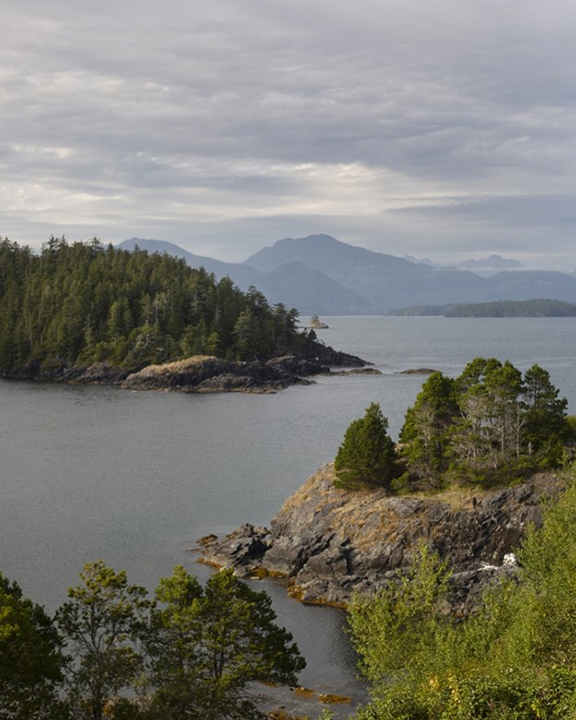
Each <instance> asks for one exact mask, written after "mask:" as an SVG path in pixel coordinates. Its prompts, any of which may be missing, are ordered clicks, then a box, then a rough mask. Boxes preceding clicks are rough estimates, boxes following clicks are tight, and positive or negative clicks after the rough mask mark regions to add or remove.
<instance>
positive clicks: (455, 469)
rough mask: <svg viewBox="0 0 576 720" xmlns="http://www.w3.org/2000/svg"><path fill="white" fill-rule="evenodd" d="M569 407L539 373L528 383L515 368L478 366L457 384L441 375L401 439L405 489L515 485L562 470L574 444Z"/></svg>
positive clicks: (482, 362)
mask: <svg viewBox="0 0 576 720" xmlns="http://www.w3.org/2000/svg"><path fill="white" fill-rule="evenodd" d="M566 406H567V403H566V400H564V399H559V398H558V390H557V389H556V388H555V387H554V386H553V385H552V383H551V382H550V375H549V373H548V372H547V371H546V370H544V369H542V368H541V367H539V366H538V365H533V366H532V367H531V368H530V369H528V370H527V371H526V372H525V373H524V375H522V373H521V372H520V371H519V370H518V369H517V368H515V367H514V366H513V365H512V363H510V362H509V361H506V362H504V363H501V362H500V361H499V360H496V359H495V358H488V359H485V358H475V359H474V360H473V361H472V362H470V363H468V365H467V366H466V367H465V368H464V370H463V372H462V373H461V375H460V376H459V377H457V378H456V379H455V380H451V379H449V378H446V377H444V376H443V375H442V374H441V373H433V374H432V375H431V376H430V378H429V379H428V380H427V381H426V383H424V385H423V387H422V391H421V392H420V394H419V395H418V397H417V398H416V402H415V404H414V406H413V407H411V408H409V410H408V411H407V413H406V419H405V422H404V426H403V428H402V431H401V434H400V439H401V443H402V444H401V447H400V453H401V456H402V458H403V460H404V461H405V462H406V466H407V471H408V475H407V478H406V479H405V480H404V482H403V485H404V486H406V487H410V488H412V489H415V488H418V489H435V488H440V487H442V485H444V484H447V483H448V482H450V481H451V480H453V479H456V480H458V481H460V482H461V481H463V480H465V481H468V482H471V483H481V484H484V485H492V484H507V483H511V482H514V481H515V480H516V479H517V478H521V477H523V476H526V475H530V474H532V473H534V472H535V471H536V470H539V469H545V468H553V467H559V466H561V465H562V464H563V463H564V462H565V459H566V452H565V450H566V444H567V443H570V442H573V440H574V433H573V431H572V430H571V427H570V424H569V423H568V422H567V419H566Z"/></svg>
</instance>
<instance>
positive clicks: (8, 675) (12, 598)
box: [0, 574, 68, 720]
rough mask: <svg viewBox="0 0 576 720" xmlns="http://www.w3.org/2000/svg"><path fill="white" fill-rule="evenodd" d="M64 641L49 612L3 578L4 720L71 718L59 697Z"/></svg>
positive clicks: (0, 704) (0, 658)
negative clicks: (23, 595) (47, 613)
mask: <svg viewBox="0 0 576 720" xmlns="http://www.w3.org/2000/svg"><path fill="white" fill-rule="evenodd" d="M61 645H62V642H61V639H60V636H59V635H58V632H57V631H56V629H55V627H54V625H53V623H52V621H51V619H50V618H49V617H48V615H46V613H45V612H44V610H43V608H42V607H40V606H39V605H35V604H34V603H32V602H31V601H30V600H28V599H27V598H24V597H22V591H21V590H20V588H19V587H18V585H17V584H16V583H10V582H9V581H8V580H7V579H6V578H4V577H3V576H2V575H1V574H0V719H1V720H9V719H10V720H56V719H57V718H66V717H68V715H67V712H66V707H65V705H64V703H63V702H61V701H60V699H59V687H60V683H61V681H62V666H63V656H62V653H61Z"/></svg>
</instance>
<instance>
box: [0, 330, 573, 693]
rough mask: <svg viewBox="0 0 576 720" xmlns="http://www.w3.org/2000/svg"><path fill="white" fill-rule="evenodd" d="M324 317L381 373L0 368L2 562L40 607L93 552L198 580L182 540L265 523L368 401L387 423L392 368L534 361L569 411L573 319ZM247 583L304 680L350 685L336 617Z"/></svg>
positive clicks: (328, 333)
mask: <svg viewBox="0 0 576 720" xmlns="http://www.w3.org/2000/svg"><path fill="white" fill-rule="evenodd" d="M323 319H324V320H326V321H327V322H328V324H329V326H330V329H328V330H324V331H319V333H318V335H319V337H320V338H321V339H322V340H324V341H325V342H326V343H327V344H330V345H332V346H333V347H335V348H337V349H340V350H345V351H348V352H351V353H354V354H357V355H360V356H361V357H363V358H365V359H367V360H370V361H372V362H373V363H374V364H375V366H376V367H377V368H378V369H379V370H381V371H382V373H383V374H382V375H380V376H355V377H322V378H318V380H317V382H316V383H315V384H314V385H311V386H308V387H301V386H297V387H292V388H289V389H287V390H285V391H283V392H281V393H277V394H274V395H243V394H228V395H224V394H222V395H187V394H178V393H163V392H154V393H150V392H133V391H126V390H122V389H119V388H114V387H96V386H95V387H75V386H65V385H56V384H47V383H34V382H21V381H0V458H1V464H0V570H2V572H3V573H4V574H5V575H6V576H7V577H9V578H10V579H12V580H16V581H18V583H20V585H21V586H22V588H23V590H24V592H25V594H26V595H28V596H30V597H32V598H33V599H34V600H36V601H37V602H41V603H43V604H45V605H46V606H47V608H48V609H50V610H53V609H55V608H56V607H57V606H58V605H59V604H60V603H61V602H63V601H64V600H65V596H66V588H67V587H68V586H69V585H71V584H74V583H75V582H76V581H77V572H78V571H79V570H80V569H81V568H82V566H83V564H84V563H86V562H88V561H90V560H95V559H98V558H103V559H104V560H105V561H106V562H107V563H108V564H109V565H112V566H113V567H115V568H124V569H126V570H127V572H128V575H129V578H130V580H131V581H132V582H137V583H141V584H144V585H146V586H147V587H148V588H150V589H151V590H153V589H154V587H155V586H156V584H157V581H158V579H159V578H160V577H162V576H165V575H168V574H170V572H171V569H172V567H173V566H174V565H175V564H177V563H178V564H184V565H185V566H186V567H187V568H188V569H189V570H190V571H192V572H195V573H196V574H197V575H198V576H200V577H201V578H205V577H206V576H207V573H208V572H209V571H208V570H207V569H206V568H204V567H203V566H200V565H198V564H197V563H196V562H195V560H194V557H195V556H194V555H193V554H192V553H191V552H190V549H191V548H192V547H193V546H194V545H195V541H196V539H197V538H199V537H200V536H202V535H204V534H207V533H209V532H215V533H217V534H222V533H225V532H227V531H230V530H232V529H234V528H235V527H237V526H238V525H240V524H242V523H244V522H251V523H254V524H266V523H268V522H269V520H270V519H271V517H272V516H273V515H274V514H275V513H276V512H277V511H278V509H279V508H280V506H281V505H282V503H283V501H284V500H285V499H286V498H287V497H288V496H289V495H290V494H291V493H292V492H293V491H294V490H296V489H297V488H298V487H299V486H300V485H301V484H302V483H303V482H304V480H305V479H306V477H308V476H309V475H310V474H311V473H313V472H314V471H315V470H316V469H317V468H318V467H319V466H321V465H322V464H323V463H325V462H326V461H329V460H331V459H332V458H333V457H334V455H335V453H336V451H337V449H338V446H339V444H340V442H341V439H342V435H343V433H344V431H345V429H346V427H347V426H348V425H349V423H350V422H351V421H352V420H353V419H354V418H356V417H358V416H359V415H361V414H362V413H363V411H364V408H365V407H366V406H367V405H368V404H369V403H370V402H372V401H377V402H379V403H380V404H381V407H382V410H383V412H384V414H385V415H387V416H388V418H389V420H390V432H391V434H392V435H393V436H395V435H397V433H398V430H399V428H400V427H401V424H402V420H403V416H404V413H405V411H406V408H407V407H408V406H409V405H411V404H412V403H413V401H414V399H415V397H416V395H417V393H418V391H419V388H420V386H421V384H422V382H423V378H422V377H421V376H415V375H401V374H397V373H398V372H399V371H400V370H405V369H410V368H418V367H428V368H433V369H438V370H442V371H443V372H445V373H447V374H457V373H458V372H460V370H461V369H462V368H463V366H464V365H465V364H466V363H467V362H468V361H469V360H471V359H473V358H474V357H476V356H478V355H482V356H486V357H488V356H494V357H498V358H500V359H502V360H504V359H510V360H511V361H512V362H513V363H514V364H516V365H517V366H518V367H520V368H521V369H525V368H527V367H529V366H530V365H532V364H533V363H534V362H537V363H539V364H541V365H542V366H543V367H545V368H547V369H548V370H549V371H550V373H551V376H552V381H553V382H554V383H555V384H556V386H557V387H559V388H560V390H561V394H562V395H563V396H565V397H567V398H568V401H569V410H570V411H571V412H574V413H576V319H572V318H542V319H540V318H538V319H532V318H521V319H467V318H466V319H465V318H454V319H452V318H381V317H365V318H363V317H360V318H350V317H345V318H343V317H342V318H340V317H334V318H323ZM258 587H262V588H265V589H266V590H268V591H269V592H270V593H271V594H272V596H273V599H274V604H275V608H276V611H277V613H278V616H279V621H280V622H281V623H282V624H284V625H286V626H287V627H289V629H290V630H291V631H292V632H293V634H294V636H295V639H296V640H297V642H298V644H299V645H300V647H301V650H302V651H303V653H304V655H305V656H306V657H307V659H308V662H309V666H308V668H307V669H306V670H305V671H304V672H303V673H302V675H301V678H300V679H301V682H302V684H304V685H308V686H314V687H317V688H323V689H333V690H335V691H338V692H342V691H344V692H346V691H349V692H354V691H355V690H357V689H358V685H357V683H356V680H355V678H354V673H355V670H354V667H353V662H352V654H351V651H350V647H349V643H348V641H347V638H346V636H345V635H343V633H342V630H341V628H342V623H343V614H342V613H341V612H339V611H335V610H332V609H329V608H318V607H305V606H302V605H301V604H299V603H297V602H296V601H294V600H291V599H288V598H287V597H286V595H285V592H284V589H283V587H281V586H280V585H278V584H275V583H272V582H270V581H267V582H265V583H260V584H259V585H258Z"/></svg>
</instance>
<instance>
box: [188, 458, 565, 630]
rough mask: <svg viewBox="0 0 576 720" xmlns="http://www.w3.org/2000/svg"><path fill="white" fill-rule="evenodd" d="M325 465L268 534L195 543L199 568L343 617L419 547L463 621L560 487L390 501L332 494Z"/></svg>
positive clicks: (370, 494)
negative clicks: (446, 568) (219, 570)
mask: <svg viewBox="0 0 576 720" xmlns="http://www.w3.org/2000/svg"><path fill="white" fill-rule="evenodd" d="M334 479H335V472H334V466H333V464H332V463H329V464H327V465H325V466H324V467H323V468H321V469H320V470H319V471H318V472H317V473H315V474H314V475H312V477H310V478H309V479H308V480H307V481H306V482H305V483H304V485H303V486H302V487H301V488H300V489H299V490H297V491H296V493H294V494H293V495H292V496H291V497H290V498H288V500H286V502H285V503H284V505H283V507H282V508H281V510H280V511H279V512H278V514H277V515H276V516H275V517H274V518H273V519H272V521H271V523H270V528H265V527H254V526H253V525H249V524H245V525H242V526H241V527H239V528H238V529H237V530H235V531H234V532H232V533H230V534H229V535H227V536H226V537H224V538H221V539H220V538H218V537H216V536H214V535H209V536H207V537H205V538H201V539H200V541H199V545H200V547H199V548H198V549H197V550H198V552H199V553H200V558H199V559H200V561H201V562H204V563H206V564H208V565H212V566H215V567H233V568H234V570H235V571H236V573H237V574H238V575H240V576H242V577H260V578H262V577H276V578H282V579H284V580H285V581H286V583H287V586H288V592H289V594H290V595H292V596H293V597H295V598H297V599H299V600H301V601H303V602H305V603H313V604H326V605H333V606H337V607H338V606H339V607H345V606H346V605H347V604H348V603H349V601H350V600H351V598H352V595H353V594H354V593H355V592H358V593H360V594H366V595H368V594H373V593H374V592H376V591H378V590H379V589H380V588H382V587H384V586H385V585H386V584H387V583H388V582H390V581H391V580H394V579H395V578H398V577H399V576H401V575H402V574H403V573H405V572H406V571H407V570H408V568H409V566H410V563H411V560H412V559H413V558H414V556H415V553H416V551H417V548H418V546H419V544H420V543H421V542H422V541H424V542H426V543H427V544H428V545H429V546H430V547H431V548H433V549H434V550H435V551H437V552H438V553H439V555H440V557H442V558H443V559H446V560H448V562H449V563H450V566H451V568H452V571H453V573H452V577H451V581H450V587H449V592H448V595H447V606H446V612H449V613H452V614H454V615H457V616H466V615H468V614H470V612H472V611H473V610H474V609H475V607H476V606H477V605H478V603H479V601H480V597H481V595H482V592H483V591H484V589H485V588H486V587H487V586H488V585H490V584H491V583H494V582H497V581H498V580H500V579H503V578H506V577H513V576H514V575H515V573H516V571H517V566H516V561H515V556H514V551H515V550H516V549H517V548H518V546H519V544H520V542H521V540H522V538H523V537H524V535H525V533H526V531H527V529H528V528H529V526H530V525H532V524H536V525H538V524H540V522H541V519H542V510H541V507H542V501H543V500H544V499H545V498H549V497H556V496H557V495H558V494H559V492H560V491H561V489H562V481H561V480H560V479H559V478H558V477H556V476H555V475H552V474H545V473H541V474H538V475H536V476H534V477H533V478H531V479H530V480H529V481H527V482H525V483H522V484H519V485H516V486H514V487H507V488H500V489H493V490H489V491H480V493H479V491H478V489H475V490H474V489H472V488H470V489H462V488H458V489H453V490H450V491H447V492H445V493H438V494H436V495H412V496H393V495H390V494H389V493H388V492H386V491H385V490H383V489H382V490H361V491H351V490H344V489H339V488H336V487H334Z"/></svg>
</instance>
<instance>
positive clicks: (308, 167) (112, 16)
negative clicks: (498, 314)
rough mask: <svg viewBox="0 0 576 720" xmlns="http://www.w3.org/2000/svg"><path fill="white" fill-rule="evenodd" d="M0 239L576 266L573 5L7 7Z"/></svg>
mask: <svg viewBox="0 0 576 720" xmlns="http://www.w3.org/2000/svg"><path fill="white" fill-rule="evenodd" d="M3 27H4V33H3V36H4V38H3V43H2V47H1V48H0V56H1V62H0V102H1V107H2V114H1V116H0V117H1V120H0V123H1V127H2V133H1V134H0V169H1V180H0V203H1V207H2V216H1V217H2V226H1V227H0V232H2V234H5V235H8V236H9V237H11V238H12V239H15V240H18V241H20V242H29V243H31V244H38V243H40V242H42V241H43V240H45V239H46V238H47V236H48V235H50V234H51V233H54V234H62V233H65V234H66V235H67V236H68V237H70V238H72V239H76V238H89V237H92V236H94V235H97V236H99V237H101V238H102V239H104V240H107V241H108V240H110V241H117V240H122V239H124V238H126V237H130V236H133V235H139V236H142V237H157V238H161V239H166V240H172V241H174V242H179V243H180V244H183V245H185V246H187V247H188V248H189V249H191V250H193V251H194V252H196V253H200V254H212V255H216V256H219V257H221V258H222V259H228V260H240V259H243V258H244V257H246V256H247V255H249V254H250V253H251V252H253V251H254V250H256V249H258V248H259V247H261V246H262V245H263V244H269V243H270V242H272V241H274V240H275V239H277V238H280V237H284V236H289V235H302V234H308V233H310V232H319V231H323V232H328V233H331V234H334V235H336V236H337V237H339V238H340V239H343V240H346V241H349V242H353V243H357V244H361V245H365V246H367V247H370V248H372V249H374V250H381V251H385V252H393V253H396V254H404V253H411V254H427V255H429V256H435V257H437V258H439V259H443V260H446V261H449V260H452V259H459V258H460V259H461V258H462V257H464V256H466V257H468V256H470V255H471V254H476V255H481V254H484V252H500V253H504V254H513V255H514V256H515V257H518V258H519V259H521V260H523V261H524V262H526V263H527V264H529V265H532V266H535V267H536V266H542V267H558V268H560V267H562V268H566V267H567V265H568V266H569V267H570V269H572V266H573V267H574V269H576V254H575V252H574V250H573V247H574V238H573V235H574V233H573V228H574V220H575V217H574V216H575V214H576V212H575V211H574V207H575V195H576V183H575V179H576V140H575V134H574V128H575V127H576V63H575V62H574V60H575V57H574V56H575V55H576V43H575V42H574V40H575V37H574V36H575V34H576V33H575V30H574V29H575V28H576V5H574V3H572V2H567V1H566V0H557V2H555V3H554V4H553V5H549V4H547V5H545V4H544V2H543V0H538V1H535V0H522V2H521V1H520V0H508V2H506V3H502V2H497V1H495V0H472V1H471V2H467V3H463V2H461V0H409V2H406V0H358V2H356V3H349V2H342V1H341V0H330V1H328V0H315V2H314V3H310V2H309V0H308V1H307V2H303V0H290V2H288V0H266V1H264V0H234V1H233V2H232V1H231V0H210V2H207V1H206V0H193V1H192V2H190V0H188V1H187V2H183V1H181V0H165V2H163V3H157V2H155V3H152V2H149V0H139V2H135V1H134V0H122V1H121V2H115V3H112V2H103V3H102V2H101V3H99V4H98V6H97V7H96V6H95V5H94V4H89V3H86V2H84V1H83V0H75V1H74V2H72V0H53V1H52V2H50V3H45V2H40V1H38V0H28V2H26V3H25V4H23V3H16V2H15V0H5V3H4V5H3Z"/></svg>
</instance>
